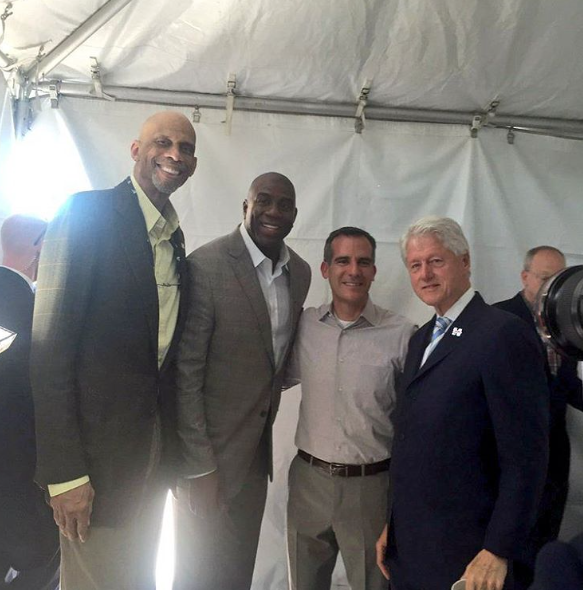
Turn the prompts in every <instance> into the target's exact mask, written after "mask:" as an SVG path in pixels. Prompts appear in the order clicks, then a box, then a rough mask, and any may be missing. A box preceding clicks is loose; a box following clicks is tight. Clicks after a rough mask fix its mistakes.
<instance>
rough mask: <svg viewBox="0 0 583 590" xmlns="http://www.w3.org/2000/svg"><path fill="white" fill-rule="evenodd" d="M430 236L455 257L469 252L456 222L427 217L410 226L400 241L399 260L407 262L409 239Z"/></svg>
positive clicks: (445, 218)
mask: <svg viewBox="0 0 583 590" xmlns="http://www.w3.org/2000/svg"><path fill="white" fill-rule="evenodd" d="M428 234H431V235H432V236H434V237H435V238H437V239H438V240H439V241H440V242H441V243H442V244H443V246H444V247H445V248H447V249H448V250H451V251H452V252H453V253H454V254H455V255H456V256H461V255H462V254H467V253H468V252H469V251H470V246H469V245H468V241H467V240H466V237H465V236H464V232H463V231H462V228H461V227H460V224H459V223H458V222H457V221H454V220H453V219H451V218H449V217H438V216H437V215H428V216H427V217H422V218H421V219H419V220H417V221H416V222H415V223H413V224H411V225H410V226H409V228H408V229H407V231H406V232H405V234H403V236H402V238H401V240H400V243H399V244H400V246H401V258H402V259H403V262H405V263H406V262H407V245H408V244H409V240H410V239H411V238H415V237H418V236H426V235H428Z"/></svg>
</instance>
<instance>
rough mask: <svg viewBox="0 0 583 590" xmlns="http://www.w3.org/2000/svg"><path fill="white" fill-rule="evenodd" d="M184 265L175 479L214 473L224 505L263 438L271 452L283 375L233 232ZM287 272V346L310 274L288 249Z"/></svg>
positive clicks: (250, 269) (249, 267)
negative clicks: (178, 455) (178, 451)
mask: <svg viewBox="0 0 583 590" xmlns="http://www.w3.org/2000/svg"><path fill="white" fill-rule="evenodd" d="M187 263H188V275H189V281H190V286H189V312H188V316H187V320H186V325H185V329H184V333H183V337H182V340H181V343H180V346H179V351H178V363H177V365H178V380H177V385H178V389H177V401H178V404H177V409H178V435H179V438H180V442H181V448H182V451H183V464H182V466H181V471H182V474H183V475H187V476H188V475H201V474H204V473H208V472H210V471H213V470H215V469H218V472H219V477H220V482H221V489H222V490H223V493H224V494H225V497H226V498H230V497H233V496H234V495H235V494H236V493H237V492H238V491H239V490H240V488H241V485H242V484H243V481H244V479H245V477H246V475H247V473H248V471H249V468H250V466H251V463H252V461H253V458H254V455H255V452H256V450H257V448H258V445H259V442H260V439H261V436H262V434H263V432H264V431H265V430H267V434H268V436H269V441H270V444H269V446H270V449H271V427H272V425H273V421H274V420H275V416H276V414H277V410H278V407H279V401H280V392H281V382H282V377H283V375H282V372H283V371H282V370H281V369H280V370H279V371H276V367H275V362H274V353H273V346H272V337H271V322H270V318H269V312H268V310H267V305H266V303H265V299H264V296H263V292H262V291H261V286H260V284H259V280H258V278H257V273H256V270H255V267H254V266H253V263H252V261H251V257H250V255H249V252H248V251H247V248H246V247H245V243H244V242H243V238H242V237H241V234H240V232H239V229H236V230H235V231H234V232H233V233H231V234H229V235H227V236H224V237H221V238H218V239H217V240H214V241H213V242H211V243H209V244H206V245H204V246H202V247H201V248H199V249H198V250H195V251H194V252H193V253H192V254H190V255H189V256H188V258H187ZM288 269H289V279H290V290H291V293H290V295H291V297H290V300H291V306H292V309H291V316H292V322H293V323H292V325H293V332H292V341H293V335H295V330H296V327H297V322H298V319H299V317H300V313H301V310H302V305H303V303H304V300H305V298H306V295H307V293H308V288H309V286H310V276H311V273H310V267H309V266H308V264H307V263H306V262H305V261H304V260H302V259H301V258H300V257H299V256H298V255H297V254H296V253H295V252H293V251H292V250H291V249H290V260H289V263H288ZM290 348H291V342H290V343H289V345H288V352H289V350H290ZM286 356H287V355H286ZM269 469H270V475H271V461H270V465H269Z"/></svg>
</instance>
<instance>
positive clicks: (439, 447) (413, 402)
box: [387, 294, 549, 590]
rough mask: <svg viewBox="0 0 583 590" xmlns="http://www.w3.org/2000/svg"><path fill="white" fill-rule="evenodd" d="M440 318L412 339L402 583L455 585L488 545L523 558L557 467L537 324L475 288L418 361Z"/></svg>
mask: <svg viewBox="0 0 583 590" xmlns="http://www.w3.org/2000/svg"><path fill="white" fill-rule="evenodd" d="M434 323H435V318H433V319H432V320H431V321H429V322H428V323H427V324H425V326H423V327H422V328H421V329H420V330H419V331H418V332H417V333H416V334H415V335H414V336H413V337H412V338H411V342H410V345H409V353H408V355H407V359H406V363H405V369H404V375H403V387H402V388H401V390H400V392H399V396H398V401H397V415H396V433H395V434H396V436H395V442H394V445H393V452H392V464H391V480H392V481H391V484H392V512H391V522H390V525H389V545H388V550H387V560H388V564H389V568H390V571H391V583H392V587H393V588H395V589H397V590H421V589H423V590H444V589H447V588H449V587H451V585H452V584H453V582H455V581H456V580H457V579H459V578H460V576H461V575H462V574H463V572H464V570H465V568H466V566H467V565H468V564H469V562H470V561H471V560H472V559H473V558H474V557H475V556H476V554H477V553H478V552H479V551H480V550H481V549H484V548H485V549H487V550H489V551H491V552H492V553H494V554H496V555H499V556H501V557H505V558H508V559H509V560H512V559H515V558H516V557H518V556H519V555H520V553H521V550H522V547H523V545H524V543H525V542H526V539H527V537H528V534H529V532H530V529H531V527H532V525H533V522H534V519H535V515H536V508H537V506H538V502H539V498H540V494H541V491H542V487H543V484H544V480H545V476H546V467H547V456H548V422H549V410H548V403H549V402H548V397H549V394H548V388H547V384H546V379H545V375H544V371H543V369H542V361H541V359H540V355H541V351H540V347H539V345H538V343H537V341H536V338H535V337H534V335H533V334H532V332H531V330H530V329H529V328H528V327H527V326H525V324H524V322H523V321H521V320H519V319H518V318H516V317H515V316H512V315H510V314H508V313H506V312H503V311H500V310H498V309H495V308H493V307H491V306H489V305H487V304H486V303H484V300H483V299H482V297H481V296H480V295H479V294H476V295H475V296H474V297H473V299H472V300H471V301H470V303H469V304H468V305H467V306H466V308H465V309H464V310H463V312H462V313H461V314H460V316H459V317H458V318H457V319H456V321H455V322H454V324H453V326H452V327H451V328H450V330H449V331H448V332H447V333H446V334H445V335H444V337H443V338H442V340H441V341H440V343H439V344H438V345H437V347H436V348H435V350H434V351H433V352H432V354H431V355H430V356H429V358H428V359H427V361H426V362H425V364H424V365H423V367H421V368H419V365H420V363H421V359H422V357H423V353H424V350H425V348H426V346H427V344H428V343H429V341H430V336H431V333H432V330H433V325H434ZM533 367H534V368H533ZM537 367H540V368H537ZM511 583H512V582H511V575H510V576H509V578H508V583H507V585H506V586H505V588H511V587H512V585H511Z"/></svg>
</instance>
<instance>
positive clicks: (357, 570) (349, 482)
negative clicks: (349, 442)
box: [287, 456, 389, 590]
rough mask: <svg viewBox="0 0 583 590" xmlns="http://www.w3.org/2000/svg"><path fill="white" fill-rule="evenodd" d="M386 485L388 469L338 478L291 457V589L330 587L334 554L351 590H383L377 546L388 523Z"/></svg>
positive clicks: (288, 522)
mask: <svg viewBox="0 0 583 590" xmlns="http://www.w3.org/2000/svg"><path fill="white" fill-rule="evenodd" d="M388 485H389V475H388V471H384V472H382V473H378V474H376V475H366V476H360V477H338V476H332V475H330V474H329V473H327V472H326V471H325V470H324V469H322V468H320V467H317V466H313V465H310V464H309V463H307V462H306V461H304V460H303V459H301V458H300V457H298V456H296V457H295V458H294V460H293V461H292V463H291V467H290V470H289V500H288V507H287V546H288V562H289V573H290V587H291V588H292V590H326V589H329V588H330V585H331V579H332V572H333V570H334V566H335V564H336V559H337V557H338V552H340V554H341V555H342V560H343V561H344V565H345V567H346V574H347V576H348V582H349V583H350V588H351V589H352V590H386V588H387V587H388V583H387V581H386V580H385V578H384V577H383V575H382V574H381V572H380V570H379V569H378V567H377V565H376V552H375V544H376V541H377V539H378V538H379V535H380V534H381V532H382V530H383V527H384V526H385V522H386V517H387V514H386V512H387V490H388Z"/></svg>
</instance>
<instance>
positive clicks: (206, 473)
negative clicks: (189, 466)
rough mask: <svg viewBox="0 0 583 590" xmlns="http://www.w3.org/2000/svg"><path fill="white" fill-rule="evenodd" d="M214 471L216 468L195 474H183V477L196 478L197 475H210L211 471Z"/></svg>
mask: <svg viewBox="0 0 583 590" xmlns="http://www.w3.org/2000/svg"><path fill="white" fill-rule="evenodd" d="M215 471H216V469H213V470H212V471H206V472H205V473H197V474H196V475H184V476H183V477H184V479H196V478H197V477H204V476H205V475H210V474H211V473H214V472H215Z"/></svg>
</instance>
